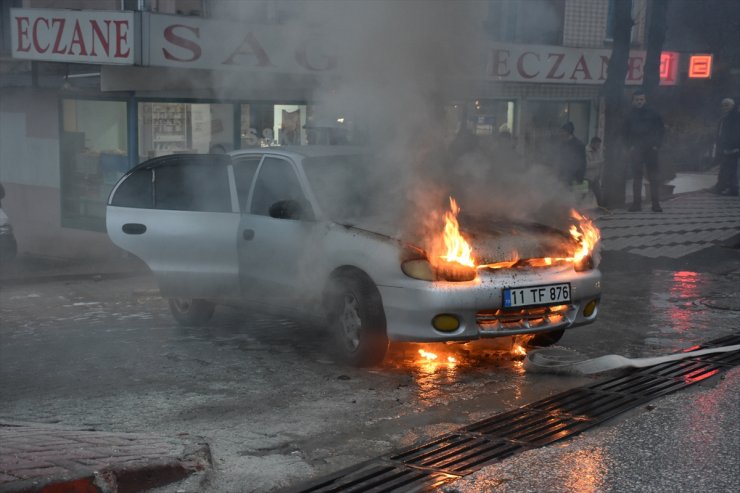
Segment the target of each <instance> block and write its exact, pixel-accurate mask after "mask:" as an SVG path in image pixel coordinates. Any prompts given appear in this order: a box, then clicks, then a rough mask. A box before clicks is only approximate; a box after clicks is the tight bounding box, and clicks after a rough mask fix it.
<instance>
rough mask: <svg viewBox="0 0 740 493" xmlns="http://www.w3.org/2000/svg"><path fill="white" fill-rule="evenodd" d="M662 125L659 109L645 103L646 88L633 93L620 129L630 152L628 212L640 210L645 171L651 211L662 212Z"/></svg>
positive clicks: (663, 129) (663, 130) (663, 128)
mask: <svg viewBox="0 0 740 493" xmlns="http://www.w3.org/2000/svg"><path fill="white" fill-rule="evenodd" d="M664 132H665V127H664V125H663V119H662V118H661V117H660V115H659V114H658V112H656V111H655V110H653V109H652V108H649V107H648V106H647V96H646V95H645V91H642V90H637V91H635V92H634V93H633V94H632V109H631V110H630V112H629V114H628V115H627V119H626V120H625V122H624V127H623V129H622V135H623V138H624V142H625V144H626V145H627V148H628V149H629V153H630V162H631V164H632V179H633V182H632V192H633V199H632V205H631V206H630V208H629V210H630V211H631V212H635V211H639V210H642V178H643V176H644V174H643V173H644V172H647V178H648V180H649V181H650V199H651V201H652V205H653V208H652V209H653V212H663V209H662V208H661V207H660V174H659V169H658V151H659V150H660V146H661V145H662V144H663V133H664Z"/></svg>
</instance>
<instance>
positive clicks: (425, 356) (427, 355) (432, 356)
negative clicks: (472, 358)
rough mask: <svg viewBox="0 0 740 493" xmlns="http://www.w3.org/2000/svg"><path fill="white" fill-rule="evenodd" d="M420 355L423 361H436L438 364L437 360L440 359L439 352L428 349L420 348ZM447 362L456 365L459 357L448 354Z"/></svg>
mask: <svg viewBox="0 0 740 493" xmlns="http://www.w3.org/2000/svg"><path fill="white" fill-rule="evenodd" d="M419 355H420V356H421V362H422V363H435V364H436V363H437V360H438V359H439V356H437V353H433V352H431V351H427V350H426V349H419ZM443 357H444V356H443ZM446 362H447V364H449V365H455V364H457V363H458V359H457V358H456V357H454V356H449V355H448V356H447V357H446Z"/></svg>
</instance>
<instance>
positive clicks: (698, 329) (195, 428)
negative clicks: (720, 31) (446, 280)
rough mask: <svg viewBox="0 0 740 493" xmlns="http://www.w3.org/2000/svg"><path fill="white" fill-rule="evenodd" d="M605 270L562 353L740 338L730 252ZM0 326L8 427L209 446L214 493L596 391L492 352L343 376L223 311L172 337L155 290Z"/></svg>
mask: <svg viewBox="0 0 740 493" xmlns="http://www.w3.org/2000/svg"><path fill="white" fill-rule="evenodd" d="M602 270H603V273H604V281H603V286H604V295H603V296H604V297H603V303H602V305H601V314H600V319H599V320H598V321H597V322H596V323H595V324H593V325H591V326H587V327H582V328H578V329H574V330H573V331H572V332H571V333H566V335H565V337H564V338H563V339H562V340H561V343H560V345H561V346H563V347H567V348H570V349H573V350H576V351H579V352H581V353H582V354H584V355H585V356H589V357H593V356H600V355H602V354H609V353H616V354H622V355H625V356H630V357H641V356H652V355H659V354H664V353H668V352H672V351H674V350H677V349H681V348H685V347H689V346H691V345H694V344H696V343H700V342H703V341H707V340H711V339H715V338H717V337H721V336H724V335H729V334H732V333H735V332H736V331H737V330H738V327H737V320H738V313H740V294H739V293H738V290H737V286H738V285H740V261H739V260H738V256H737V250H728V249H725V250H721V251H720V250H718V251H716V252H714V253H711V252H705V253H704V254H701V255H695V256H693V257H691V258H689V259H683V260H677V261H672V262H668V263H666V262H660V261H648V260H646V259H639V258H637V257H634V256H629V255H623V256H617V255H611V256H609V255H607V256H606V257H605V261H604V263H603V265H602ZM0 316H1V317H2V327H1V328H0V382H2V385H1V386H0V418H7V419H13V420H21V421H32V422H47V423H48V422H51V423H60V424H64V425H70V426H88V427H93V428H95V429H99V430H111V431H155V432H161V433H164V434H191V435H199V436H203V437H206V438H207V439H208V441H209V442H210V444H211V447H212V452H213V455H214V460H215V466H216V473H215V474H214V476H213V477H212V478H211V480H210V481H211V482H210V483H209V485H208V489H209V490H210V491H214V492H215V491H219V492H228V491H234V492H236V491H270V490H275V489H278V488H280V487H284V486H288V485H292V484H296V483H299V482H303V481H305V480H306V479H308V478H310V477H315V476H319V475H322V474H326V473H329V472H332V471H335V470H337V469H340V468H342V467H345V466H349V465H352V464H354V463H356V462H359V461H361V460H365V459H369V458H372V457H375V456H378V455H380V454H382V453H386V452H388V451H390V450H394V449H397V448H400V447H403V446H407V445H411V444H413V443H414V442H417V441H419V440H425V439H429V438H431V437H433V436H435V435H437V434H440V433H443V432H447V431H451V430H453V429H455V428H458V427H460V426H461V425H464V424H468V423H471V422H473V421H477V420H480V419H483V418H485V417H488V416H490V415H492V414H495V413H497V412H499V411H503V410H507V409H511V408H513V407H518V406H521V405H524V404H526V403H529V402H532V401H534V400H537V399H541V398H544V397H546V396H548V395H551V394H554V393H557V392H560V391H563V390H566V389H568V388H571V387H576V386H579V385H583V384H584V383H589V382H592V381H593V379H592V378H587V377H575V376H555V375H543V374H527V373H526V372H525V371H524V370H523V368H522V364H521V361H517V360H516V359H515V358H512V357H511V355H510V354H509V353H508V352H505V351H500V350H496V348H494V347H491V346H490V345H476V346H474V347H472V348H469V347H462V346H454V347H449V346H448V347H442V348H435V347H433V346H424V347H425V348H427V349H430V350H432V351H435V352H437V353H439V354H440V355H441V356H447V355H448V354H449V355H453V356H454V357H455V358H456V359H457V363H454V364H453V363H447V362H442V363H429V362H425V361H421V360H420V358H419V357H418V356H417V354H416V350H417V349H418V347H417V346H413V345H406V346H403V347H399V348H396V349H395V350H394V351H393V352H392V353H391V355H390V357H389V359H388V361H387V362H386V363H385V364H384V365H383V366H382V367H379V368H374V369H370V370H367V369H364V370H363V369H354V368H348V367H345V366H342V365H340V364H339V363H337V362H336V361H334V360H333V358H332V356H331V353H330V352H329V350H328V347H329V334H327V333H326V332H325V331H324V330H323V329H322V328H321V327H316V326H312V325H310V324H306V323H305V322H302V321H301V320H300V319H297V318H296V317H293V316H285V315H281V314H270V313H264V312H260V311H256V310H247V311H238V310H235V309H231V308H221V309H219V310H217V312H216V316H215V317H214V319H213V320H212V321H211V323H209V325H208V326H207V327H203V328H182V327H179V326H177V325H176V324H175V323H174V321H173V320H172V318H171V317H170V315H169V311H168V309H167V305H166V302H165V301H164V300H162V299H161V298H159V297H158V295H157V291H156V287H155V283H154V281H153V279H152V278H151V277H149V276H140V277H134V278H127V279H109V280H106V279H102V280H97V281H96V280H93V279H92V278H87V279H78V280H72V281H63V282H46V283H35V284H16V285H8V286H4V287H3V288H2V291H0ZM441 359H444V358H441ZM180 487H181V488H185V489H186V490H187V489H189V488H197V486H194V485H185V486H182V485H181V486H180ZM173 491H175V490H173ZM471 491H472V490H471ZM512 491H515V490H512Z"/></svg>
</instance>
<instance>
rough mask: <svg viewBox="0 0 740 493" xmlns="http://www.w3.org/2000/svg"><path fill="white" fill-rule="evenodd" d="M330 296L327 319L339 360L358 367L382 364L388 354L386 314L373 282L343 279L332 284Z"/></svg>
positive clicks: (338, 278) (356, 278) (341, 277)
mask: <svg viewBox="0 0 740 493" xmlns="http://www.w3.org/2000/svg"><path fill="white" fill-rule="evenodd" d="M327 296H328V300H327V309H328V314H327V315H328V319H329V324H330V327H331V330H332V332H333V335H334V338H335V340H336V347H337V352H338V353H339V356H340V357H341V358H342V359H343V360H345V361H346V362H347V363H349V364H351V365H353V366H358V367H365V366H373V365H377V364H378V363H380V362H381V361H383V358H385V353H386V352H387V350H388V335H387V330H386V320H385V312H384V311H383V302H382V300H381V298H380V293H379V292H378V289H377V288H376V287H375V285H373V283H372V281H370V280H369V279H363V278H361V277H360V276H359V275H358V276H351V277H350V276H346V275H343V276H340V277H337V278H334V279H333V280H332V281H331V284H330V287H329V292H328V294H327Z"/></svg>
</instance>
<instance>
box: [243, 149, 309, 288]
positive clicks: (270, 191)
mask: <svg viewBox="0 0 740 493" xmlns="http://www.w3.org/2000/svg"><path fill="white" fill-rule="evenodd" d="M296 207H297V208H298V209H296ZM298 210H300V213H296V212H297V211H298ZM239 229H240V231H241V237H240V239H239V247H238V251H239V268H240V276H241V281H242V291H243V292H244V293H245V294H246V295H247V296H248V297H252V298H260V299H265V298H268V299H271V300H274V301H276V302H283V301H286V300H288V299H294V298H295V297H296V296H299V295H301V294H303V292H304V291H305V287H306V285H307V284H309V283H310V276H311V272H310V260H311V255H312V252H313V248H312V246H311V245H313V244H315V242H313V241H312V239H313V238H314V237H315V235H316V232H317V231H318V223H316V222H315V220H314V210H313V206H312V205H311V204H310V203H309V201H308V199H307V198H306V194H305V192H304V186H303V184H302V183H301V180H300V179H299V175H298V173H297V168H296V166H295V164H294V163H293V162H292V161H290V160H288V159H287V158H284V157H280V156H276V155H266V156H265V157H264V159H263V160H262V162H261V164H260V166H259V170H258V172H257V177H256V180H255V183H254V186H253V189H252V193H251V195H250V202H249V208H248V209H247V212H245V213H244V214H242V220H241V224H240V227H239Z"/></svg>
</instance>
